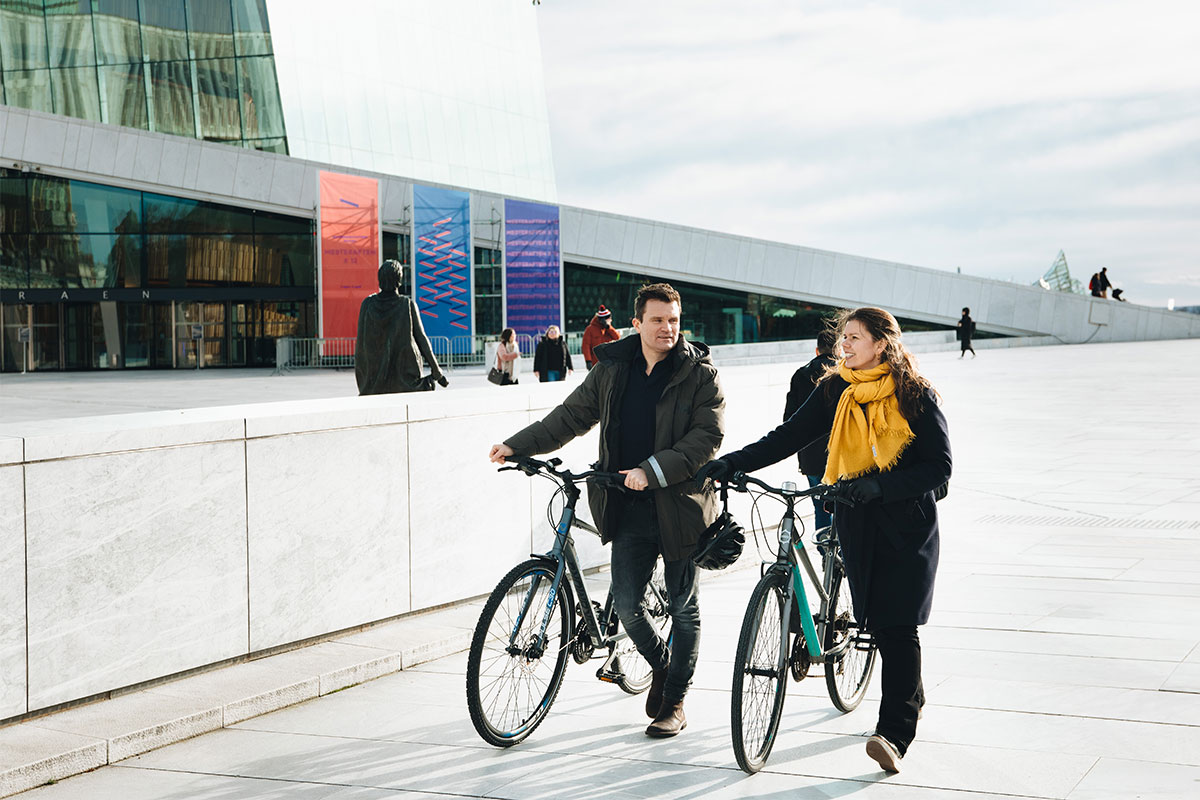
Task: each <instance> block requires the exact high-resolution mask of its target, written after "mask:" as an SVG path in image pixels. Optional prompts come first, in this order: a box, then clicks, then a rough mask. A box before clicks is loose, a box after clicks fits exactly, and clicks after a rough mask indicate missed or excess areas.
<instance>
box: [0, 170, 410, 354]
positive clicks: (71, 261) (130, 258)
mask: <svg viewBox="0 0 1200 800" xmlns="http://www.w3.org/2000/svg"><path fill="white" fill-rule="evenodd" d="M0 201H2V205H0V209H2V213H0V290H3V295H2V296H0V303H2V307H3V314H2V315H0V320H2V329H0V369H2V370H4V371H14V370H16V371H19V370H21V369H30V370H33V369H98V368H112V367H179V366H189V365H190V366H195V364H196V359H197V357H199V359H200V360H201V362H202V365H203V366H256V365H266V364H271V363H273V362H274V357H275V350H274V348H275V345H274V339H276V338H278V337H280V336H287V335H290V336H312V335H314V334H313V331H314V330H315V327H316V326H315V312H316V300H315V295H316V287H315V275H316V269H315V264H316V255H315V249H314V248H315V244H314V243H315V237H314V223H313V221H312V220H309V219H303V218H296V217H288V216H284V215H281V214H271V213H266V212H262V211H255V210H251V209H243V208H237V207H233V206H225V205H220V204H217V203H209V202H203V201H199V200H191V199H186V198H181V197H172V196H169V195H162V194H154V193H151V192H143V191H138V190H135V189H123V188H117V187H112V186H104V185H101V184H96V183H89V182H86V181H76V180H69V179H66V178H58V177H52V176H48V175H42V174H40V173H24V172H16V171H13V170H0ZM405 238H406V239H407V237H405ZM405 246H406V247H407V244H406V245H405ZM194 325H199V326H200V331H201V333H202V337H201V338H200V339H199V340H198V341H197V340H194V339H193V335H192V334H193V326H194ZM21 328H29V329H30V330H31V332H32V334H31V336H32V338H31V341H30V343H29V347H28V348H23V347H21V346H20V343H19V339H18V337H19V331H20V329H21ZM197 353H198V355H197Z"/></svg>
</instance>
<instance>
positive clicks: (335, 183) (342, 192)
mask: <svg viewBox="0 0 1200 800" xmlns="http://www.w3.org/2000/svg"><path fill="white" fill-rule="evenodd" d="M320 181H321V211H320V220H321V302H320V305H319V309H320V311H319V314H320V317H319V323H318V325H319V326H320V331H321V334H320V335H321V336H323V337H330V336H354V335H356V334H357V333H358V309H359V306H361V305H362V301H363V298H364V297H366V296H367V295H369V294H374V293H375V292H376V291H377V290H378V289H379V280H378V274H379V263H380V258H379V182H378V181H376V180H375V179H374V178H363V177H361V176H359V175H340V174H338V173H336V172H322V173H321V176H320Z"/></svg>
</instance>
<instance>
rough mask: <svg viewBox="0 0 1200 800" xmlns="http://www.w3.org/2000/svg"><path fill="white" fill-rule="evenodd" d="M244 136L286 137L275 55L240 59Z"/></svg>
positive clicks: (251, 137)
mask: <svg viewBox="0 0 1200 800" xmlns="http://www.w3.org/2000/svg"><path fill="white" fill-rule="evenodd" d="M238 68H239V69H240V70H241V74H242V124H243V126H244V129H245V135H244V137H243V138H245V139H263V138H267V137H278V136H285V135H286V131H285V130H284V127H283V108H282V107H281V105H280V102H279V83H278V81H277V80H276V78H275V59H274V58H240V59H238Z"/></svg>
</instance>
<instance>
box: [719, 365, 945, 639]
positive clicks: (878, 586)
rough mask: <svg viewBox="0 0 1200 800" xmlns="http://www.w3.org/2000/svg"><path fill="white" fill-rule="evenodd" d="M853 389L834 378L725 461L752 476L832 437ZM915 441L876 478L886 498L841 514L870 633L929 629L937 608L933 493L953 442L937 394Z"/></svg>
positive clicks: (858, 603)
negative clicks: (836, 417)
mask: <svg viewBox="0 0 1200 800" xmlns="http://www.w3.org/2000/svg"><path fill="white" fill-rule="evenodd" d="M846 386H847V383H846V381H845V380H843V379H842V378H841V377H839V376H837V375H834V376H833V377H831V378H829V379H828V380H827V381H825V382H823V383H821V384H820V385H819V386H818V387H817V388H816V389H815V390H814V391H813V392H812V394H811V395H809V397H808V400H807V401H805V403H804V404H803V405H802V406H800V408H798V409H797V410H796V413H794V414H793V415H792V416H791V417H789V418H788V419H787V421H786V422H784V423H783V424H782V425H780V426H779V427H778V428H776V429H775V430H773V431H771V432H770V433H768V434H767V435H766V436H764V437H763V438H761V439H759V440H758V441H757V442H755V443H754V444H751V445H748V446H747V447H744V448H742V449H741V450H738V451H736V452H733V453H728V454H725V455H722V456H721V459H722V460H724V461H726V462H728V463H729V465H730V466H731V467H732V468H733V469H735V470H739V471H742V472H753V471H754V470H757V469H761V468H762V467H765V466H768V465H769V464H774V463H775V462H777V461H781V460H783V459H784V458H787V457H788V456H790V455H792V454H793V453H795V452H796V451H797V450H799V449H800V448H801V447H804V446H805V445H807V444H808V443H809V442H812V441H814V440H816V439H819V438H821V437H822V436H825V435H827V434H828V433H829V430H830V428H831V427H832V426H833V416H834V411H835V410H836V409H837V403H838V400H839V399H840V398H841V395H842V391H843V390H844V389H845V388H846ZM908 424H909V427H911V428H912V431H913V434H915V438H914V439H913V441H912V442H911V443H910V444H909V445H908V447H907V449H905V451H904V453H903V454H901V456H900V460H899V461H898V462H897V463H896V465H895V466H894V467H892V468H891V469H890V470H888V471H887V472H882V473H874V474H873V477H875V478H876V479H877V480H878V481H879V486H880V488H882V489H883V496H882V497H881V498H880V499H879V500H876V501H874V502H871V503H867V504H865V505H859V506H855V507H853V508H850V507H848V506H844V505H838V506H837V508H836V510H835V511H834V515H835V518H836V525H837V529H838V535H839V536H840V537H841V541H842V552H843V555H844V557H845V561H846V576H847V578H849V580H850V593H851V595H852V596H853V600H854V616H855V618H856V619H857V620H858V621H859V623H860V624H862V625H864V626H865V627H867V628H870V629H874V630H877V629H881V628H888V627H892V626H895V625H924V624H925V623H926V622H928V621H929V611H930V607H931V606H932V604H933V582H934V576H935V574H936V573H937V564H938V518H937V506H936V504H935V501H934V497H933V490H934V489H936V488H937V487H939V486H941V485H942V484H943V483H945V482H946V481H947V480H949V479H950V437H949V434H948V432H947V430H946V418H945V417H944V416H942V412H941V409H939V408H938V406H937V400H936V398H935V396H934V394H933V392H932V391H927V392H926V394H925V397H924V398H923V402H922V408H921V413H920V414H918V415H917V418H916V419H915V420H911V419H910V420H909V421H908Z"/></svg>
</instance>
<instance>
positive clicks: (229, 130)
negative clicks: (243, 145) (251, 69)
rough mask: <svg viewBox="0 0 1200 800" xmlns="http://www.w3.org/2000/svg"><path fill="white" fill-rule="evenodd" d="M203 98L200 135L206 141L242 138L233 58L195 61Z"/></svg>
mask: <svg viewBox="0 0 1200 800" xmlns="http://www.w3.org/2000/svg"><path fill="white" fill-rule="evenodd" d="M196 91H197V92H198V93H199V95H200V135H201V136H202V137H204V138H205V139H234V140H237V139H241V138H242V117H241V111H240V109H239V108H238V86H237V70H236V68H235V67H234V63H233V59H232V58H226V59H219V60H209V61H197V62H196Z"/></svg>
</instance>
